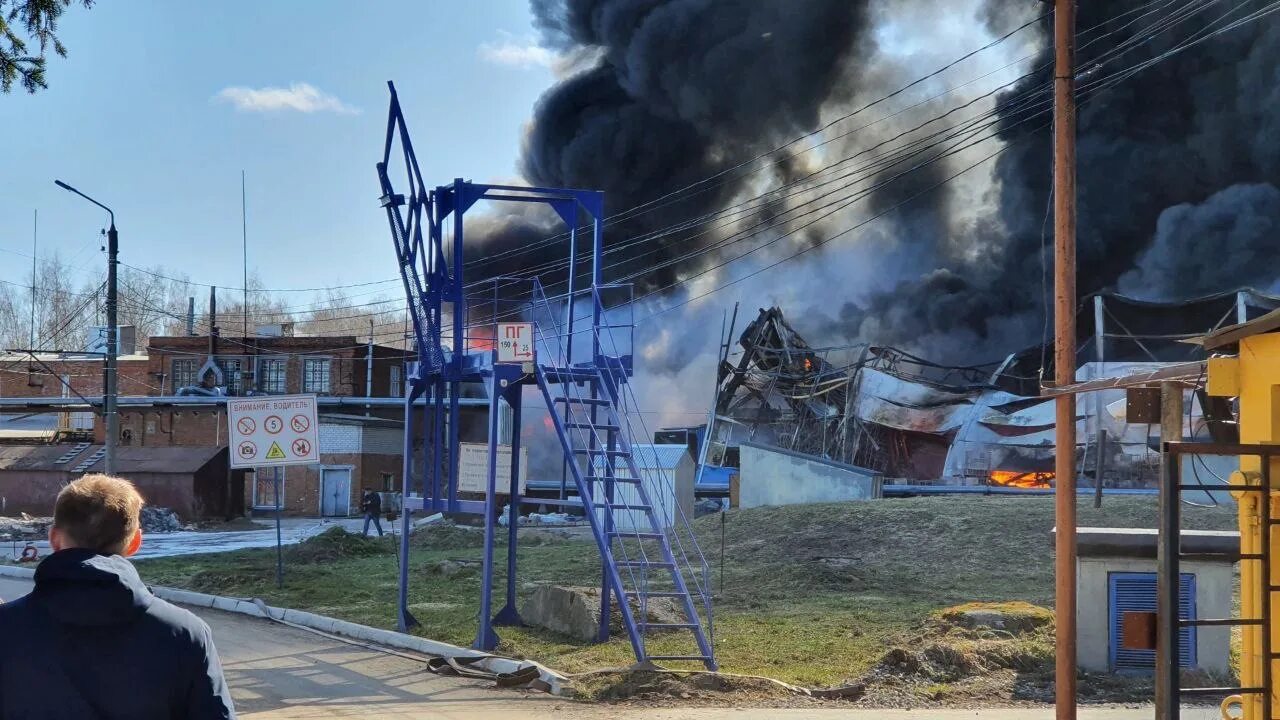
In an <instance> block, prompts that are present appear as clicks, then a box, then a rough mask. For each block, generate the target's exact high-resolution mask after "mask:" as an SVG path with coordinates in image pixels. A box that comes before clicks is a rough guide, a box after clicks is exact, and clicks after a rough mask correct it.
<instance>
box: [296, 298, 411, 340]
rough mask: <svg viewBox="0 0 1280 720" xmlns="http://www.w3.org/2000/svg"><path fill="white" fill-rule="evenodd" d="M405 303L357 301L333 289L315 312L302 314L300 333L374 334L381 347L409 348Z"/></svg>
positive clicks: (316, 304)
mask: <svg viewBox="0 0 1280 720" xmlns="http://www.w3.org/2000/svg"><path fill="white" fill-rule="evenodd" d="M405 320H406V315H405V312H404V301H402V300H398V299H388V298H384V297H382V296H377V297H375V298H374V299H372V300H370V299H368V298H363V297H362V298H353V297H352V296H350V295H348V294H346V293H344V292H343V291H342V290H340V289H334V288H330V289H329V290H326V291H325V292H324V294H322V295H320V296H319V297H317V298H316V300H315V301H314V302H313V303H312V305H311V309H310V310H308V311H307V312H305V313H302V314H301V321H300V322H299V325H298V330H299V332H302V333H305V334H308V335H354V336H356V337H359V338H367V337H369V335H370V334H372V335H373V338H374V342H377V343H378V344H380V345H391V346H395V347H405V340H404V332H405V327H406V325H405Z"/></svg>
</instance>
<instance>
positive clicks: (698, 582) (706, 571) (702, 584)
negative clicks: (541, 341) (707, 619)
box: [593, 290, 710, 612]
mask: <svg viewBox="0 0 1280 720" xmlns="http://www.w3.org/2000/svg"><path fill="white" fill-rule="evenodd" d="M594 300H595V302H596V303H597V304H599V306H600V307H603V299H602V298H601V297H600V295H599V292H598V290H597V291H596V294H595V298H594ZM611 325H612V324H610V325H609V326H604V327H605V330H606V335H607V336H608V338H609V341H610V344H611V345H612V347H613V349H614V352H615V357H614V359H616V360H617V362H618V363H619V373H620V374H622V373H624V372H625V368H623V367H621V357H620V354H618V350H617V341H616V339H615V338H614V334H613V328H612V327H611ZM630 327H632V328H634V325H631V326H630ZM600 329H601V328H600V327H594V328H593V330H594V332H595V334H596V338H597V341H600V340H601V337H600ZM632 345H633V348H634V336H633V337H632ZM605 359H606V362H608V361H609V358H608V357H606V358H605ZM618 385H625V386H627V387H626V390H625V392H626V395H627V399H628V401H629V402H630V403H632V404H638V402H637V398H636V396H635V392H634V390H632V389H631V387H630V383H625V382H619V383H618ZM626 422H627V425H628V430H629V431H630V435H631V436H632V437H634V436H635V432H634V429H633V428H632V427H631V419H630V414H628V416H627V418H626ZM639 422H640V426H641V429H642V430H643V431H644V433H645V434H644V435H643V437H645V438H650V437H653V435H652V433H650V431H649V428H648V425H647V423H645V421H644V416H643V415H641V416H640V418H639ZM658 476H659V478H661V473H658ZM661 480H662V481H663V482H665V478H661ZM664 509H665V507H664ZM675 515H677V516H678V517H679V520H680V521H681V524H682V525H683V527H684V528H685V529H686V530H687V531H688V533H689V537H690V543H691V544H692V545H693V549H694V552H695V553H696V555H697V560H698V561H699V564H700V565H701V569H702V578H701V579H699V578H698V577H697V576H696V575H695V577H694V583H695V586H696V587H697V588H698V591H699V594H700V595H701V596H702V597H703V599H704V603H705V604H706V605H708V612H710V609H709V605H710V563H708V562H707V559H706V555H705V554H704V553H703V552H702V548H701V547H700V546H699V545H698V542H697V536H696V534H695V533H694V531H693V526H692V522H691V521H690V519H689V518H688V516H687V515H686V514H685V512H684V508H682V507H680V504H679V503H675ZM676 529H677V528H673V531H674V530H676ZM670 534H671V535H672V536H674V537H675V540H676V544H677V546H678V548H679V549H680V553H681V556H682V559H683V560H684V561H685V564H686V565H687V566H688V567H689V568H690V569H693V560H691V559H690V557H689V553H688V551H687V550H686V549H685V547H684V542H683V540H682V539H681V537H680V534H679V533H678V532H672V533H670Z"/></svg>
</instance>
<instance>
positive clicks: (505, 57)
mask: <svg viewBox="0 0 1280 720" xmlns="http://www.w3.org/2000/svg"><path fill="white" fill-rule="evenodd" d="M498 34H499V35H501V36H502V39H501V40H500V41H498V42H486V43H480V47H479V48H477V50H476V52H477V53H478V54H479V55H480V59H481V60H484V61H485V62H488V63H493V64H494V65H505V66H507V67H516V68H526V69H527V68H533V67H546V68H549V67H552V66H554V65H555V64H556V62H557V61H558V60H559V59H560V55H559V54H557V53H556V52H554V51H552V50H548V49H547V48H544V47H541V46H539V45H538V44H537V43H535V42H534V41H533V40H532V39H529V38H526V39H524V40H523V41H521V40H517V39H516V38H515V37H514V36H513V35H512V34H511V33H509V32H506V31H503V30H499V31H498Z"/></svg>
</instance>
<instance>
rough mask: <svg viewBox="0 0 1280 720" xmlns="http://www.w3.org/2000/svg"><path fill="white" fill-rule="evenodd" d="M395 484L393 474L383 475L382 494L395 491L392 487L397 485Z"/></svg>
mask: <svg viewBox="0 0 1280 720" xmlns="http://www.w3.org/2000/svg"><path fill="white" fill-rule="evenodd" d="M395 482H396V476H395V475H392V474H391V473H382V492H391V491H392V490H395V488H394V487H392V485H395Z"/></svg>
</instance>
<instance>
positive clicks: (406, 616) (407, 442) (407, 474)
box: [396, 382, 418, 632]
mask: <svg viewBox="0 0 1280 720" xmlns="http://www.w3.org/2000/svg"><path fill="white" fill-rule="evenodd" d="M410 386H411V387H412V388H413V389H411V390H410V391H409V392H406V393H405V395H404V465H403V474H402V475H401V476H400V477H401V481H400V568H399V570H400V573H399V585H398V588H399V592H398V595H397V609H398V612H397V613H396V627H397V628H398V629H399V630H400V632H408V631H409V629H410V628H412V627H415V626H417V624H418V619H417V618H415V617H414V616H413V614H412V613H410V612H409V528H410V527H411V523H410V521H409V516H410V515H411V514H412V511H411V510H410V507H409V488H410V487H412V477H413V400H414V395H415V394H416V392H417V388H418V385H417V382H411V383H410Z"/></svg>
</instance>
